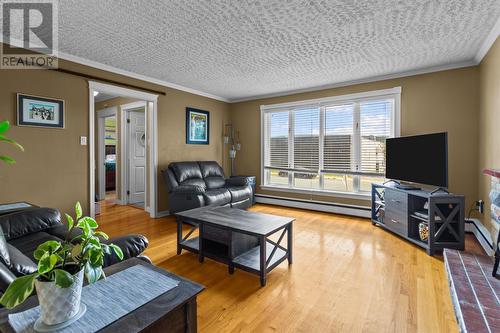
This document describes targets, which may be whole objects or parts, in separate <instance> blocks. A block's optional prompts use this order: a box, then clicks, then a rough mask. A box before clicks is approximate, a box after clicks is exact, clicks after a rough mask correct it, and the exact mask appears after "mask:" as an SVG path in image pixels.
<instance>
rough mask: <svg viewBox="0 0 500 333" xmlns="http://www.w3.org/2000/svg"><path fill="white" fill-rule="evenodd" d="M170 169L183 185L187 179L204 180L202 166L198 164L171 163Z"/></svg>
mask: <svg viewBox="0 0 500 333" xmlns="http://www.w3.org/2000/svg"><path fill="white" fill-rule="evenodd" d="M169 168H170V169H172V171H173V172H174V174H175V177H176V178H177V182H179V183H182V182H184V181H185V180H187V179H202V178H203V177H202V175H201V170H200V166H199V165H198V163H197V162H175V163H170V165H169Z"/></svg>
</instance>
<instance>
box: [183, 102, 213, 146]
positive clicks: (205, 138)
mask: <svg viewBox="0 0 500 333" xmlns="http://www.w3.org/2000/svg"><path fill="white" fill-rule="evenodd" d="M209 140H210V114H209V112H208V111H203V110H198V109H193V108H186V143H187V144H197V145H208V144H209Z"/></svg>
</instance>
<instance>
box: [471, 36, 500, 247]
mask: <svg viewBox="0 0 500 333" xmlns="http://www.w3.org/2000/svg"><path fill="white" fill-rule="evenodd" d="M479 87H480V99H479V105H480V112H479V146H478V149H479V165H478V167H479V169H478V172H477V173H478V175H479V176H478V178H476V179H477V181H478V185H479V198H481V199H483V200H485V202H486V204H485V208H486V210H485V214H484V215H483V216H481V217H482V220H483V223H484V225H485V226H486V227H487V228H488V229H489V230H490V232H491V234H492V235H493V237H496V235H497V233H498V224H493V223H492V222H491V219H490V214H491V212H490V205H491V202H490V200H489V198H488V193H489V191H490V177H489V176H486V175H483V173H482V170H483V169H484V168H493V169H500V39H499V38H497V40H496V42H495V44H493V46H492V47H491V49H490V50H489V52H488V54H487V55H486V57H485V58H484V59H483V61H482V62H481V64H480V66H479ZM495 240H496V239H495Z"/></svg>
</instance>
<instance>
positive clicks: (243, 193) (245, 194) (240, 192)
mask: <svg viewBox="0 0 500 333" xmlns="http://www.w3.org/2000/svg"><path fill="white" fill-rule="evenodd" d="M228 190H229V193H231V202H237V201H241V200H245V199H248V198H250V197H251V196H252V190H251V189H250V187H248V186H239V187H228Z"/></svg>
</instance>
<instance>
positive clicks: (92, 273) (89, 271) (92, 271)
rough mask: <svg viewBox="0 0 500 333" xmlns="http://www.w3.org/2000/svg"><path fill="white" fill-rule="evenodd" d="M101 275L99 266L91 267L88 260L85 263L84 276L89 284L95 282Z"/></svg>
mask: <svg viewBox="0 0 500 333" xmlns="http://www.w3.org/2000/svg"><path fill="white" fill-rule="evenodd" d="M101 275H102V269H101V267H93V266H92V265H91V264H90V262H87V263H86V264H85V277H86V278H87V281H88V282H89V284H91V283H94V282H96V281H97V280H99V278H100V277H101Z"/></svg>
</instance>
